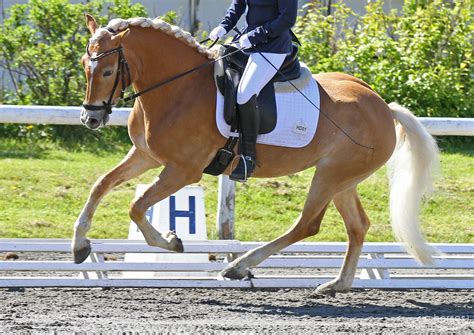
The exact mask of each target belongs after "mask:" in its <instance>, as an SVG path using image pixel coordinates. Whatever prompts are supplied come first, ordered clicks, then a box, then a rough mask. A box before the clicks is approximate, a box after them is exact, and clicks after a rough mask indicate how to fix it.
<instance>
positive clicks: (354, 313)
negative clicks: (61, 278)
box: [0, 289, 474, 334]
mask: <svg viewBox="0 0 474 335" xmlns="http://www.w3.org/2000/svg"><path fill="white" fill-rule="evenodd" d="M473 298H474V292H473V291H469V290H453V291H436V290H411V291H386V290H356V291H353V292H351V293H348V294H339V295H337V296H336V297H334V298H333V297H325V296H319V295H315V294H314V290H310V289H281V290H242V289H221V290H219V289H20V290H8V289H0V332H3V333H16V332H22V333H25V332H31V333H41V332H48V333H49V332H57V333H71V332H78V331H82V332H87V333H90V332H111V331H112V332H118V331H124V332H140V333H143V332H172V333H179V332H181V333H196V332H199V333H238V334H242V333H265V332H280V333H295V334H301V333H315V332H331V333H332V332H372V333H373V332H377V333H380V332H384V333H400V332H403V333H406V332H409V333H427V332H455V333H466V334H471V333H474V321H473V320H474V299H473Z"/></svg>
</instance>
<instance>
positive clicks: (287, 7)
mask: <svg viewBox="0 0 474 335" xmlns="http://www.w3.org/2000/svg"><path fill="white" fill-rule="evenodd" d="M247 7H248V10H247V15H246V19H247V25H248V26H247V29H246V30H245V32H244V34H243V35H242V36H241V37H240V39H239V44H240V46H241V47H242V48H244V49H245V51H246V52H247V53H249V54H250V56H249V60H248V62H247V66H246V68H245V71H244V73H243V75H242V79H241V81H240V84H239V87H238V90H237V104H238V106H237V107H238V109H239V112H240V114H239V116H240V120H241V122H240V127H241V133H242V136H241V138H242V143H241V151H242V156H243V159H242V158H241V159H239V164H238V165H237V167H236V168H235V170H234V171H233V172H232V174H231V175H230V178H231V179H233V180H237V181H246V180H247V177H250V175H251V174H252V172H253V171H254V170H255V167H256V149H255V143H256V141H257V135H258V131H259V127H260V124H259V123H260V116H259V112H258V106H257V96H258V94H259V93H260V91H261V90H262V89H263V88H264V87H265V85H266V84H267V83H268V82H269V81H270V80H271V79H272V78H273V77H274V76H275V74H276V73H277V70H276V69H279V68H280V67H281V65H282V64H283V61H284V60H285V58H286V56H287V55H288V54H290V53H291V51H292V36H291V33H290V29H291V27H293V25H294V24H295V22H296V15H297V8H298V0H233V1H232V4H231V5H230V7H229V9H228V10H227V14H226V16H225V17H224V19H223V20H222V22H221V23H220V25H219V26H217V27H216V28H214V29H213V30H212V31H211V33H210V36H209V37H210V39H211V40H214V41H215V40H217V39H219V38H222V37H224V35H226V34H227V33H228V32H229V31H230V30H232V29H233V28H234V27H235V25H236V24H237V22H238V21H239V19H240V17H241V16H242V14H243V13H244V12H245V10H246V8H247ZM262 55H263V56H264V57H265V58H266V59H265V58H264V57H262ZM267 60H268V61H270V62H271V63H272V64H273V66H274V67H273V66H272V65H271V64H269V63H268V61H267ZM275 68H276V69H275Z"/></svg>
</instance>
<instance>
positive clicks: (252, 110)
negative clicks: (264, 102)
mask: <svg viewBox="0 0 474 335" xmlns="http://www.w3.org/2000/svg"><path fill="white" fill-rule="evenodd" d="M238 109H239V120H240V129H241V130H240V131H241V135H242V136H241V141H242V143H240V148H241V153H242V156H243V159H242V157H241V158H240V159H239V163H238V165H237V167H236V168H235V170H234V171H233V172H232V174H231V175H230V179H232V180H235V181H241V182H245V181H247V178H248V177H250V175H251V174H252V172H253V171H254V170H255V167H256V150H255V144H256V142H257V135H258V131H259V128H260V113H259V110H258V104H257V95H254V96H253V97H252V98H250V100H249V101H248V102H246V103H245V104H243V105H238Z"/></svg>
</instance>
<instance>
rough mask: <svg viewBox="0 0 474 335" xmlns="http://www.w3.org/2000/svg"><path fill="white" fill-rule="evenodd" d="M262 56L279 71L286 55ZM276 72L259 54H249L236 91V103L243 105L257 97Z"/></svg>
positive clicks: (271, 54)
mask: <svg viewBox="0 0 474 335" xmlns="http://www.w3.org/2000/svg"><path fill="white" fill-rule="evenodd" d="M263 55H264V56H265V57H266V58H267V59H268V60H269V61H270V62H271V63H272V64H273V65H274V66H275V67H276V68H277V69H280V67H281V65H282V64H283V61H284V60H285V58H286V54H273V53H263ZM276 73H277V70H275V69H274V68H273V66H271V65H270V64H269V63H268V62H267V61H266V60H265V59H264V58H263V57H262V56H261V55H260V54H259V53H252V54H250V57H249V60H248V62H247V66H246V67H245V71H244V73H243V75H242V79H241V80H240V84H239V88H238V89H237V103H238V104H239V105H243V104H245V103H246V102H247V101H249V100H250V98H251V97H253V96H254V95H255V94H256V95H258V94H259V93H260V91H261V90H262V89H263V88H264V87H265V85H266V84H267V83H268V82H269V81H270V80H271V79H272V78H273V76H275V74H276Z"/></svg>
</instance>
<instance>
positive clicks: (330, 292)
mask: <svg viewBox="0 0 474 335" xmlns="http://www.w3.org/2000/svg"><path fill="white" fill-rule="evenodd" d="M350 290H351V288H350V287H346V286H345V285H343V284H342V283H341V282H339V281H330V282H328V283H325V284H322V285H320V286H318V287H317V288H316V294H323V295H327V296H330V297H335V296H336V293H347V292H349V291H350Z"/></svg>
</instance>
